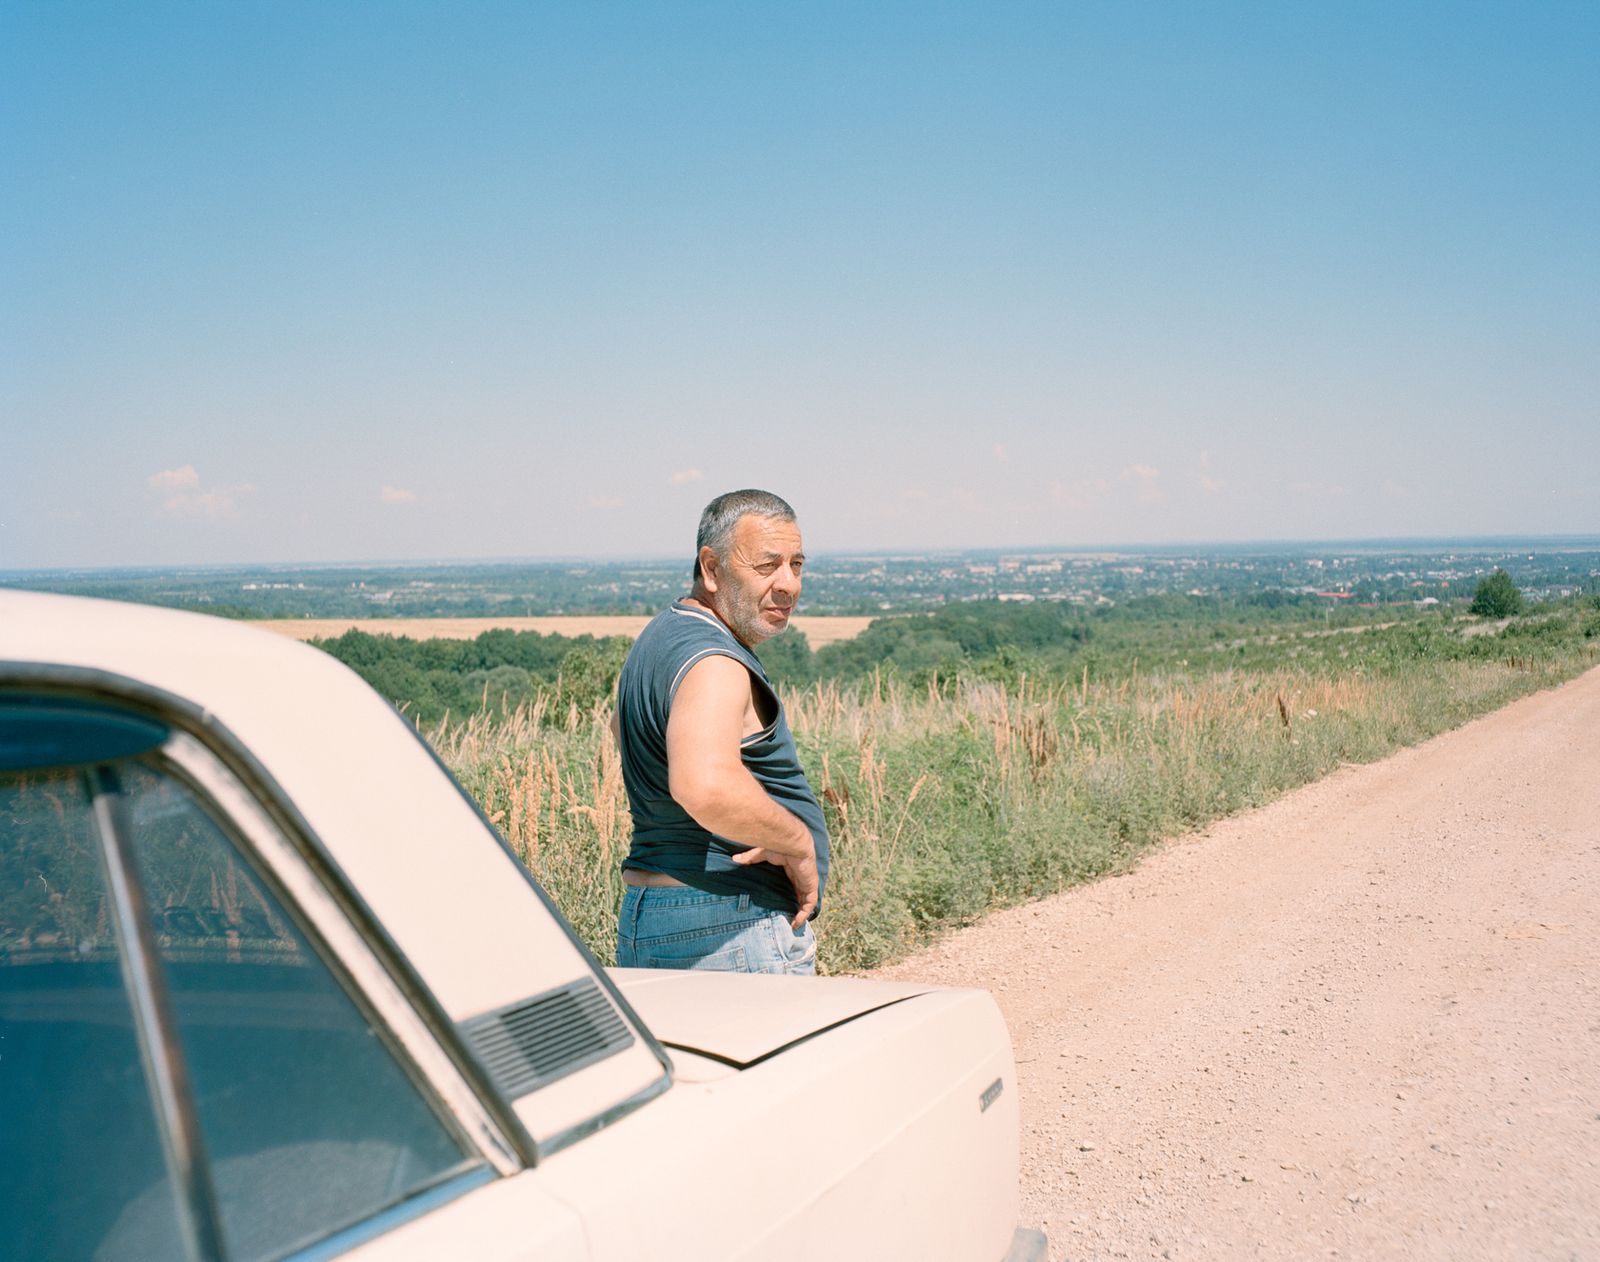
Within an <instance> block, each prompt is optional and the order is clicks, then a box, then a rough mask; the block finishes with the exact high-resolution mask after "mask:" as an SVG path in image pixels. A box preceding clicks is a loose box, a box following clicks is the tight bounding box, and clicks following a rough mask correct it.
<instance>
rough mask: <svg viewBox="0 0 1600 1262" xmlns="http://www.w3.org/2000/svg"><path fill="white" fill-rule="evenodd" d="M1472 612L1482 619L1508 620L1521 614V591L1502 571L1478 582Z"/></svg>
mask: <svg viewBox="0 0 1600 1262" xmlns="http://www.w3.org/2000/svg"><path fill="white" fill-rule="evenodd" d="M1472 612H1473V613H1475V614H1478V615H1479V616H1480V617H1484V618H1510V617H1512V616H1514V615H1516V614H1519V613H1521V612H1522V591H1521V589H1520V588H1518V587H1517V584H1516V580H1514V579H1513V578H1512V577H1511V575H1509V574H1507V573H1506V572H1505V571H1504V570H1496V571H1495V572H1494V573H1493V574H1490V575H1488V576H1487V577H1485V578H1480V579H1479V580H1478V587H1477V590H1476V591H1474V592H1473V593H1472Z"/></svg>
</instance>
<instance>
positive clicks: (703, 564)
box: [700, 547, 721, 592]
mask: <svg viewBox="0 0 1600 1262" xmlns="http://www.w3.org/2000/svg"><path fill="white" fill-rule="evenodd" d="M720 577H721V576H720V575H719V574H718V573H717V553H716V550H715V549H714V548H710V547H705V548H701V549H700V585H701V586H702V587H704V588H705V589H706V590H707V591H708V592H714V591H716V590H717V581H718V579H719V578H720Z"/></svg>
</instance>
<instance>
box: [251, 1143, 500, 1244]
mask: <svg viewBox="0 0 1600 1262" xmlns="http://www.w3.org/2000/svg"><path fill="white" fill-rule="evenodd" d="M494 1181H495V1176H494V1175H493V1174H492V1173H491V1172H490V1171H489V1170H487V1169H485V1168H484V1167H483V1166H479V1167H477V1168H476V1169H474V1170H468V1171H466V1172H465V1173H462V1174H457V1175H454V1176H452V1177H450V1178H448V1179H446V1180H445V1181H444V1182H442V1183H436V1184H434V1185H433V1186H432V1187H430V1188H427V1189H425V1190H423V1191H421V1192H418V1193H417V1194H416V1195H415V1196H408V1197H407V1198H406V1199H405V1200H403V1201H400V1202H399V1203H398V1204H395V1205H391V1206H389V1208H388V1209H384V1210H380V1211H379V1212H378V1213H376V1214H373V1215H372V1216H371V1217H370V1218H363V1219H362V1220H361V1221H360V1222H358V1223H352V1224H351V1225H350V1226H348V1227H344V1228H341V1229H340V1230H339V1231H336V1232H334V1233H333V1234H332V1235H330V1236H324V1237H323V1238H322V1239H321V1240H319V1241H317V1242H316V1243H315V1244H310V1245H307V1246H306V1247H305V1248H303V1249H300V1250H297V1251H296V1252H294V1253H290V1254H286V1255H285V1256H284V1258H283V1259H282V1262H327V1260H328V1259H331V1258H336V1257H340V1256H342V1255H343V1254H345V1253H348V1252H349V1251H350V1250H351V1249H354V1248H356V1247H357V1246H358V1245H363V1244H366V1243H367V1242H368V1241H369V1240H376V1239H377V1238H378V1237H379V1236H383V1235H387V1234H388V1233H389V1232H392V1231H396V1230H398V1229H399V1228H401V1227H403V1226H405V1224H406V1223H408V1222H410V1221H411V1220H412V1219H414V1218H421V1217H423V1216H424V1215H425V1214H429V1213H432V1212H433V1211H434V1210H436V1209H438V1208H439V1207H440V1206H441V1205H447V1204H449V1203H450V1202H451V1201H453V1200H455V1199H456V1198H457V1197H459V1196H465V1195H466V1194H467V1193H468V1192H475V1191H477V1190H478V1189H479V1188H481V1187H483V1186H485V1185H486V1184H489V1183H493V1182H494Z"/></svg>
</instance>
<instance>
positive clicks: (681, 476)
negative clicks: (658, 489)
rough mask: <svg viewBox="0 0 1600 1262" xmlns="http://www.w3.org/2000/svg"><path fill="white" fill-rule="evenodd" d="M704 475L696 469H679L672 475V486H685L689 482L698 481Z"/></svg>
mask: <svg viewBox="0 0 1600 1262" xmlns="http://www.w3.org/2000/svg"><path fill="white" fill-rule="evenodd" d="M705 476H706V475H705V474H703V473H701V472H700V470H698V469H679V470H678V471H677V472H676V473H674V474H673V475H672V485H673V486H687V485H688V484H689V483H691V482H698V481H700V480H701V479H702V478H704V477H705Z"/></svg>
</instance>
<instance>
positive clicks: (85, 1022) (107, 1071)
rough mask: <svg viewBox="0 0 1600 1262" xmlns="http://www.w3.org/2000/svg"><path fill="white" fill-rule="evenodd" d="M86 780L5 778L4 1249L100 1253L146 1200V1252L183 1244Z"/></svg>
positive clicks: (41, 1254)
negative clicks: (114, 1229)
mask: <svg viewBox="0 0 1600 1262" xmlns="http://www.w3.org/2000/svg"><path fill="white" fill-rule="evenodd" d="M97 851H98V843H97V841H96V831H95V824H94V820H93V816H92V812H91V806H90V799H89V794H88V790H87V788H86V787H85V784H84V779H83V777H82V775H81V774H74V773H72V772H57V773H53V774H44V775H32V776H27V775H22V776H17V775H13V776H7V777H3V778H0V1241H4V1245H3V1247H0V1252H3V1253H4V1255H5V1256H7V1257H9V1258H15V1259H23V1260H27V1262H32V1260H33V1259H38V1260H39V1262H45V1260H46V1259H49V1260H52V1262H54V1260H55V1259H61V1260H62V1262H73V1260H75V1259H88V1258H92V1257H93V1256H94V1254H95V1250H96V1249H97V1247H98V1246H99V1245H100V1243H101V1242H102V1241H103V1240H104V1239H105V1238H106V1237H107V1235H108V1234H109V1233H110V1231H111V1226H112V1223H113V1222H114V1221H115V1220H116V1218H117V1216H118V1215H119V1214H120V1213H121V1212H122V1210H123V1209H124V1208H125V1207H126V1206H127V1205H129V1204H130V1203H131V1202H132V1201H134V1200H135V1198H137V1197H139V1196H141V1195H142V1194H144V1193H145V1190H146V1189H148V1188H151V1187H155V1188H157V1189H160V1190H159V1191H158V1192H156V1193H155V1194H153V1195H149V1196H147V1197H146V1202H145V1204H146V1209H145V1218H146V1224H147V1226H146V1232H147V1239H148V1241H149V1245H150V1253H149V1254H148V1255H147V1256H148V1257H152V1258H156V1257H180V1256H182V1254H183V1242H182V1239H181V1237H180V1236H179V1234H178V1219H177V1211H176V1207H175V1203H174V1201H173V1199H172V1196H171V1193H170V1190H169V1189H167V1188H166V1184H165V1179H166V1166H165V1160H164V1158H163V1155H162V1149H161V1136H160V1133H159V1132H158V1130H157V1128H156V1122H155V1114H154V1111H153V1108H152V1105H151V1102H150V1092H149V1088H148V1087H147V1086H146V1080H145V1074H144V1068H143V1065H142V1063H141V1060H140V1055H139V1044H138V1040H137V1036H136V1034H135V1032H134V1019H133V1008H132V1004H131V1003H130V1002H129V999H128V995H127V992H126V991H125V990H124V988H123V981H122V972H121V968H120V965H119V963H118V958H117V946H116V939H115V933H114V929H113V926H112V924H111V921H110V917H109V915H108V912H107V905H106V894H105V881H104V878H103V877H102V875H101V868H100V861H99V857H98V853H97Z"/></svg>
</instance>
